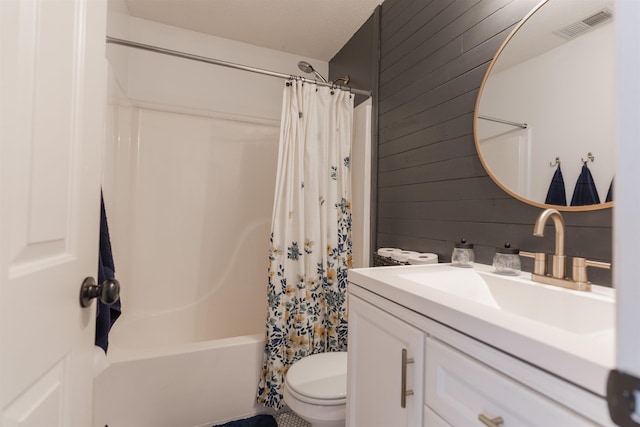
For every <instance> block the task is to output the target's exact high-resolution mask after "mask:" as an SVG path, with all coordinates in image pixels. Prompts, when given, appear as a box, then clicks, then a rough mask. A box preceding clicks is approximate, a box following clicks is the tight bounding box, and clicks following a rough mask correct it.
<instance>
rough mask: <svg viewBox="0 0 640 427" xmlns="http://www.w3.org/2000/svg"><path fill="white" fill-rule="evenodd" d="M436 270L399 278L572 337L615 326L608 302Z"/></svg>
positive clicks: (470, 272) (514, 280)
mask: <svg viewBox="0 0 640 427" xmlns="http://www.w3.org/2000/svg"><path fill="white" fill-rule="evenodd" d="M438 267H441V268H438ZM438 267H436V268H433V269H430V270H428V271H425V270H423V271H418V270H416V272H415V273H413V272H411V270H408V271H407V272H405V273H403V274H400V275H399V277H400V278H402V279H405V280H409V281H411V282H414V283H418V284H420V285H424V286H428V287H429V288H431V289H434V290H437V291H440V292H444V293H447V294H451V295H454V296H456V297H459V298H462V299H464V300H467V301H471V302H475V303H478V304H481V305H483V306H488V307H492V308H494V309H496V310H501V311H503V312H507V313H510V314H513V315H516V316H520V317H524V318H527V319H529V320H532V321H535V322H539V323H543V324H545V325H548V326H552V327H556V328H559V329H563V330H566V331H570V332H573V333H575V334H596V333H599V332H604V331H611V330H612V329H613V328H614V326H615V325H614V322H615V300H614V299H613V298H612V297H607V296H603V295H599V294H597V293H594V292H581V291H573V290H568V289H563V288H559V287H555V286H550V285H544V284H539V283H537V282H533V281H531V280H530V279H528V278H525V277H520V276H501V275H497V274H495V273H491V272H487V271H479V270H477V269H463V268H456V267H450V266H446V267H445V266H438Z"/></svg>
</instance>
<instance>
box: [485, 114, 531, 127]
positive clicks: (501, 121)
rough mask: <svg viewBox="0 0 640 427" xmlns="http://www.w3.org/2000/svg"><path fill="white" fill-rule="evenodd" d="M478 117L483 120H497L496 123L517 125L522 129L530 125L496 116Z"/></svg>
mask: <svg viewBox="0 0 640 427" xmlns="http://www.w3.org/2000/svg"><path fill="white" fill-rule="evenodd" d="M478 118H479V119H482V120H489V121H490V122H496V123H502V124H505V125H510V126H515V127H518V128H522V129H526V128H527V127H529V125H527V124H526V123H518V122H510V121H509V120H503V119H497V118H495V117H489V116H478Z"/></svg>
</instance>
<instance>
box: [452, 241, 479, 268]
mask: <svg viewBox="0 0 640 427" xmlns="http://www.w3.org/2000/svg"><path fill="white" fill-rule="evenodd" d="M474 260H475V255H474V253H473V244H472V243H467V239H460V243H456V245H455V247H454V248H453V253H452V254H451V265H454V266H456V267H473V262H474Z"/></svg>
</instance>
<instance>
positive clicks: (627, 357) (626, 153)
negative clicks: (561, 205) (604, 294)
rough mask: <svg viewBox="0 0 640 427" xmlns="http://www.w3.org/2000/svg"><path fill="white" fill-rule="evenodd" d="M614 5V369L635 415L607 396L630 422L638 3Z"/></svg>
mask: <svg viewBox="0 0 640 427" xmlns="http://www.w3.org/2000/svg"><path fill="white" fill-rule="evenodd" d="M615 8H616V21H615V22H616V26H617V27H618V28H617V40H616V43H617V47H618V49H617V51H618V57H617V61H618V65H617V69H618V91H617V92H618V135H617V137H618V139H617V141H618V155H617V165H616V178H615V180H616V183H615V193H614V202H615V206H614V208H613V215H614V217H613V223H614V235H613V244H614V247H613V254H614V258H613V270H614V286H615V288H616V298H617V334H616V370H617V372H619V373H621V374H624V375H626V374H628V375H630V377H629V378H630V379H631V380H632V381H631V384H627V387H624V389H625V390H627V391H630V392H635V393H630V397H631V398H634V397H635V401H636V402H635V419H633V420H632V419H631V418H630V417H631V414H630V410H629V407H630V406H633V405H629V404H626V403H625V401H626V399H621V400H619V399H620V392H618V393H610V392H609V391H608V393H607V394H608V395H607V400H608V401H609V402H610V409H611V408H612V407H611V403H612V402H616V401H618V402H620V405H619V406H618V407H617V408H613V409H614V412H615V413H617V414H618V416H620V418H622V419H623V420H624V419H626V422H625V421H622V422H621V421H620V420H619V419H616V417H613V419H614V420H615V421H616V423H617V424H618V425H622V424H623V423H624V424H625V425H632V424H630V423H635V425H640V421H639V420H640V380H639V379H640V328H638V325H640V310H638V307H640V274H639V270H638V259H639V258H640V249H639V247H638V242H639V241H640V221H639V220H638V219H639V218H640V188H639V187H638V183H639V182H640V168H639V167H638V164H639V163H640V142H639V141H640V121H639V120H638V118H639V117H640V2H638V1H635V0H617V1H616V4H615ZM612 377H615V376H612ZM612 377H610V380H611V378H612ZM633 377H635V380H633ZM610 384H611V383H610ZM634 395H635V396H634ZM617 409H620V410H617Z"/></svg>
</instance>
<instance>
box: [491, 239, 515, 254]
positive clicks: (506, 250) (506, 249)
mask: <svg viewBox="0 0 640 427" xmlns="http://www.w3.org/2000/svg"><path fill="white" fill-rule="evenodd" d="M496 252H497V253H499V254H510V255H514V254H515V255H518V254H519V253H520V249H516V248H512V247H511V243H509V242H506V243H505V244H504V247H502V248H496Z"/></svg>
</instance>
